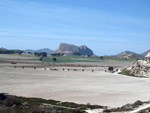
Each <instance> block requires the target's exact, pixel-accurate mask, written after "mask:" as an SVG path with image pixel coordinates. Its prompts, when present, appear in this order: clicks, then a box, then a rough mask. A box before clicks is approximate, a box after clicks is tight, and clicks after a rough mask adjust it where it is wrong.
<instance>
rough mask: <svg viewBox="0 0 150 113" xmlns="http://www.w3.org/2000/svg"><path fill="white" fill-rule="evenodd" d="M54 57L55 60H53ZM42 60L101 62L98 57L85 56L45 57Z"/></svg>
mask: <svg viewBox="0 0 150 113" xmlns="http://www.w3.org/2000/svg"><path fill="white" fill-rule="evenodd" d="M54 58H56V61H55V60H54ZM43 61H44V62H102V61H103V60H100V58H99V57H85V56H61V57H45V58H44V59H43Z"/></svg>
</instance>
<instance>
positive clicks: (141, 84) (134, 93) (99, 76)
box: [0, 67, 150, 107]
mask: <svg viewBox="0 0 150 113" xmlns="http://www.w3.org/2000/svg"><path fill="white" fill-rule="evenodd" d="M149 84H150V79H149V78H135V77H129V76H124V75H118V74H112V73H106V72H103V71H96V72H91V71H84V72H81V71H62V70H59V71H52V70H44V69H36V70H34V69H21V68H13V67H1V68H0V92H1V93H9V94H13V95H18V96H25V97H40V98H45V99H56V100H60V101H69V102H76V103H84V104H86V103H91V104H99V105H105V106H111V107H117V106H122V105H124V104H127V103H133V102H135V101H136V100H142V101H148V100H149V99H150V95H149V93H150V85H149Z"/></svg>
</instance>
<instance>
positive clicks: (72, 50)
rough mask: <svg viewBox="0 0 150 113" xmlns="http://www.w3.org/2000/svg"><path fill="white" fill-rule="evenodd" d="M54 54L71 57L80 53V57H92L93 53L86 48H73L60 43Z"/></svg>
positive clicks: (70, 45)
mask: <svg viewBox="0 0 150 113" xmlns="http://www.w3.org/2000/svg"><path fill="white" fill-rule="evenodd" d="M54 53H64V54H66V55H73V54H74V53H80V54H82V55H94V53H93V51H92V50H91V49H89V48H88V47H87V46H85V45H83V46H80V47H78V46H75V45H72V44H66V43H61V44H60V46H59V48H58V49H57V50H56V51H54Z"/></svg>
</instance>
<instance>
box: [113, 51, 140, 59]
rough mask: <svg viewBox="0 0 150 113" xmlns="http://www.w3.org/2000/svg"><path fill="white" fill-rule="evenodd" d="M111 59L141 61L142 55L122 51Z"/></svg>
mask: <svg viewBox="0 0 150 113" xmlns="http://www.w3.org/2000/svg"><path fill="white" fill-rule="evenodd" d="M112 57H114V58H120V59H142V58H143V56H142V55H140V54H137V53H134V52H132V51H124V52H121V53H120V54H118V55H113V56H112Z"/></svg>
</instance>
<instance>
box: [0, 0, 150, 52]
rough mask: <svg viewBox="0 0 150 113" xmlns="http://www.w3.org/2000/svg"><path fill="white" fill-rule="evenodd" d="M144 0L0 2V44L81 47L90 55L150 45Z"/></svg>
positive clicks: (139, 49)
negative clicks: (88, 49)
mask: <svg viewBox="0 0 150 113" xmlns="http://www.w3.org/2000/svg"><path fill="white" fill-rule="evenodd" d="M149 6H150V0H0V47H4V48H8V49H40V48H50V49H52V50H55V49H57V48H58V46H59V44H60V43H62V42H63V43H69V44H74V45H77V46H81V45H87V46H88V47H89V48H91V49H92V50H93V51H94V53H95V54H96V55H112V54H118V53H120V52H122V51H125V50H130V51H134V52H137V53H142V52H145V51H146V50H148V49H150V7H149Z"/></svg>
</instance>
